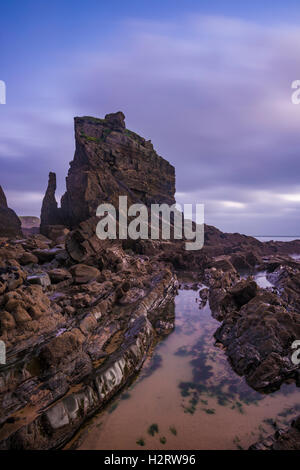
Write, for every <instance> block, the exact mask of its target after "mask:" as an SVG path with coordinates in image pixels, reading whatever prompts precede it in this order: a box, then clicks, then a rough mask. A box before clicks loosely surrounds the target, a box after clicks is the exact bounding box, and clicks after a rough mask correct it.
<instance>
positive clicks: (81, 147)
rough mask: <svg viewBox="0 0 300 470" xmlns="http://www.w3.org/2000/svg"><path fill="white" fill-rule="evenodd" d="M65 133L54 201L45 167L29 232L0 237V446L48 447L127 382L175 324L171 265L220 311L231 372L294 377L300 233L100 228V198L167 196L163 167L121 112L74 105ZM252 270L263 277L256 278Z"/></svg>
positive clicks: (2, 203) (277, 381)
mask: <svg viewBox="0 0 300 470" xmlns="http://www.w3.org/2000/svg"><path fill="white" fill-rule="evenodd" d="M75 138H76V151H75V156H74V160H73V161H72V162H71V165H70V169H69V173H68V177H67V190H66V193H65V194H64V196H63V197H62V200H61V207H60V208H59V207H58V205H57V202H56V199H55V190H56V176H55V174H54V173H50V175H49V182H48V188H47V191H46V194H45V197H44V200H43V206H42V214H41V232H42V234H32V233H31V234H29V236H28V237H27V238H25V239H22V240H16V239H11V240H8V241H6V240H4V241H0V340H1V341H4V342H5V344H6V348H7V361H6V364H5V365H4V366H2V367H1V368H0V449H51V448H57V447H61V446H62V445H63V444H64V443H65V442H67V441H68V440H69V439H70V438H71V437H72V436H73V435H74V432H75V431H76V430H77V429H78V428H79V427H80V426H81V425H82V424H83V422H84V421H85V420H86V419H87V418H89V417H90V416H92V415H93V413H95V412H96V411H97V410H99V409H101V408H102V407H104V406H105V404H106V403H107V402H108V401H109V400H110V399H111V398H112V397H113V396H114V394H116V393H117V392H118V391H120V390H121V388H122V387H124V386H125V385H126V384H127V383H128V382H129V381H131V380H132V379H133V378H134V377H135V375H136V373H137V371H138V370H139V369H140V368H141V366H142V364H143V361H144V360H145V358H146V357H147V353H148V351H149V349H150V348H151V347H152V346H153V345H154V344H155V343H156V342H157V341H158V340H159V339H160V337H161V336H162V335H164V334H168V333H170V331H171V330H172V328H173V327H174V302H173V299H174V296H175V295H176V291H177V286H178V281H177V275H181V273H182V272H183V274H184V275H186V276H190V277H192V278H193V280H194V281H195V283H196V285H198V284H199V282H201V283H202V284H205V285H206V288H205V289H203V290H202V291H201V304H202V303H203V304H204V303H205V302H206V301H209V303H210V306H211V310H212V312H213V315H214V316H215V317H216V318H217V319H218V320H219V321H220V322H222V323H221V326H220V328H219V329H218V330H217V332H216V335H215V336H216V339H217V341H218V343H222V344H223V346H224V348H225V352H226V354H227V356H228V358H229V359H230V362H231V364H232V366H233V368H234V370H235V371H236V372H237V373H238V374H240V375H243V376H245V377H246V380H247V381H248V383H249V384H250V385H251V386H252V387H253V388H254V389H256V390H263V391H264V392H267V391H268V390H274V389H276V388H278V387H280V385H281V383H282V382H283V381H284V380H286V379H289V380H295V381H296V383H297V384H298V385H299V383H300V379H299V375H300V374H299V371H298V370H297V369H296V368H295V366H294V364H292V362H291V359H290V347H291V344H292V341H293V340H294V339H297V338H296V337H297V335H300V324H299V319H298V317H299V313H300V309H299V305H300V303H299V300H300V288H299V286H300V281H299V279H300V277H299V276H300V262H299V261H297V260H294V259H292V258H291V257H289V256H288V254H290V253H300V241H295V242H291V243H286V244H282V243H274V242H269V243H261V242H259V241H258V240H256V239H255V238H253V237H247V236H245V235H240V234H226V233H222V232H221V231H220V230H218V229H216V228H215V227H212V226H205V246H204V248H203V250H200V251H198V252H187V251H185V249H184V243H183V242H182V241H181V240H122V241H120V240H105V241H103V240H99V239H98V238H97V236H96V233H95V227H96V223H97V221H98V219H97V217H96V215H95V214H96V208H97V207H98V205H99V204H101V203H103V202H110V203H113V204H114V205H115V206H118V197H119V196H120V195H126V196H128V203H129V204H131V203H133V202H142V203H144V204H146V205H150V204H151V203H167V204H173V203H174V202H175V201H174V194H175V172H174V168H173V167H172V166H171V165H170V164H169V163H168V162H166V161H165V160H164V159H163V158H161V157H159V156H158V155H157V154H156V152H155V151H154V149H153V146H152V144H151V142H150V141H146V140H145V139H143V138H142V137H140V136H138V135H137V134H135V133H134V132H132V131H129V130H128V129H126V127H125V122H124V115H123V113H121V112H118V113H113V114H108V115H106V117H105V119H96V118H92V117H82V118H75ZM10 211H11V210H10V209H8V208H7V203H6V198H5V196H4V194H3V191H2V190H1V188H0V223H1V225H0V228H1V229H2V230H3V231H4V230H6V232H5V233H6V235H5V236H11V237H12V238H13V237H16V236H18V235H19V234H20V222H19V221H18V220H16V219H18V218H17V216H16V215H15V214H14V212H13V211H11V212H10ZM2 214H3V215H2ZM8 214H9V215H10V218H9V217H8ZM3 217H6V218H3ZM2 220H3V222H2ZM12 221H13V222H14V224H12ZM12 226H13V227H14V230H11V232H10V233H11V235H7V233H8V228H11V227H12ZM69 230H70V232H69ZM0 236H1V235H0ZM3 236H4V235H3ZM256 270H264V271H267V273H268V274H267V276H268V278H269V279H271V280H272V282H273V285H274V287H273V288H272V289H271V290H270V289H269V290H267V289H262V288H260V287H259V286H257V284H256V282H255V280H254V279H253V277H252V276H251V274H253V273H255V271H256ZM245 272H246V275H245ZM242 273H243V277H244V278H245V279H242V278H241V274H242ZM297 423H298V421H297ZM296 431H297V433H298V431H299V423H298V424H297V430H296ZM296 431H295V427H293V429H292V431H291V436H292V441H293V442H292V444H291V445H294V441H295V439H296V438H297V439H298V437H297V436H298V435H296ZM295 436H296V437H295ZM296 445H298V444H296Z"/></svg>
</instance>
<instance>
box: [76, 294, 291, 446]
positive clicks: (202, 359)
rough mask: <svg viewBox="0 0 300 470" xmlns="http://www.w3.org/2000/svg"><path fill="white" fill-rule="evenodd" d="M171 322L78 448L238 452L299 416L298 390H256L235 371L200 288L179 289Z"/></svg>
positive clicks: (85, 431)
mask: <svg viewBox="0 0 300 470" xmlns="http://www.w3.org/2000/svg"><path fill="white" fill-rule="evenodd" d="M175 304H176V326H175V330H174V332H173V333H171V334H170V335H169V336H168V337H166V338H165V339H164V340H163V341H162V342H161V343H160V344H159V345H158V346H157V347H156V348H155V351H154V354H153V356H152V357H151V358H149V359H148V360H147V361H146V363H145V365H144V368H143V370H142V372H141V373H140V375H139V377H138V379H137V380H136V381H135V382H134V383H133V384H132V385H131V386H130V387H129V389H126V390H124V392H123V393H122V394H121V395H120V396H119V397H118V398H117V399H116V400H115V401H114V402H112V404H111V405H110V407H109V408H108V410H107V411H105V412H102V413H99V414H98V415H97V416H96V417H95V418H94V419H93V420H92V421H91V422H89V423H88V425H87V426H85V428H84V429H83V430H82V431H81V433H79V437H78V441H77V442H78V447H79V448H80V449H108V450H110V449H112V450H113V449H186V450H188V449H238V448H248V447H249V445H251V444H252V443H254V442H256V441H257V440H259V439H262V438H264V437H266V436H267V435H268V434H270V433H273V432H274V421H273V420H274V419H275V420H276V422H277V423H278V424H279V425H282V424H287V423H288V422H289V421H290V420H291V419H292V418H293V417H294V416H295V415H296V414H297V411H298V413H299V410H300V406H299V391H297V389H296V387H295V385H293V384H291V385H284V386H283V387H282V388H281V390H280V391H278V392H276V393H273V394H270V395H262V394H260V393H257V392H255V391H254V390H252V389H251V388H250V387H249V386H248V385H247V384H246V383H245V381H244V380H243V379H242V378H241V377H239V376H237V375H236V374H235V373H234V372H233V371H232V369H231V367H230V365H229V363H228V362H227V359H226V356H225V354H224V352H223V351H222V350H221V349H219V348H217V347H216V346H215V340H214V337H213V334H214V332H215V331H216V329H217V328H218V326H219V323H218V322H217V321H216V320H214V319H213V318H212V316H211V313H210V309H209V307H208V305H207V306H206V307H204V308H202V309H200V308H199V292H197V291H194V290H180V291H179V295H178V296H177V297H176V299H175Z"/></svg>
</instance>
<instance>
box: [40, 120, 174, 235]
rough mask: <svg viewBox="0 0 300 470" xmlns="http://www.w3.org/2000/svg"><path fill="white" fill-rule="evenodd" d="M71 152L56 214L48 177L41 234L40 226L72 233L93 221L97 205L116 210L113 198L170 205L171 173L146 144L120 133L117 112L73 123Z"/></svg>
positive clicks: (124, 131)
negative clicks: (72, 156)
mask: <svg viewBox="0 0 300 470" xmlns="http://www.w3.org/2000/svg"><path fill="white" fill-rule="evenodd" d="M75 139H76V150H75V155H74V160H73V161H72V162H71V164H70V169H69V173H68V177H67V179H66V186H67V191H66V193H65V194H64V196H63V197H62V200H61V209H58V208H57V203H56V200H55V188H56V179H55V175H54V173H50V176H49V183H48V188H47V191H46V194H45V198H44V201H43V207H42V213H41V231H42V233H45V228H44V227H45V226H48V225H60V224H61V223H63V224H64V225H65V226H67V227H68V228H71V229H73V228H75V227H77V226H78V224H79V223H80V222H83V221H85V220H87V219H88V218H90V217H93V216H95V214H96V209H97V207H98V205H99V204H101V203H103V202H110V203H112V204H114V205H115V207H118V202H119V200H118V197H119V196H122V195H123V196H128V203H129V204H132V203H133V202H141V203H143V204H146V205H147V206H149V205H150V204H151V203H160V204H161V203H167V204H173V203H174V202H175V199H174V194H175V170H174V167H173V166H172V165H170V163H168V162H167V161H166V160H164V159H163V158H161V157H160V156H159V155H157V153H156V152H155V150H154V148H153V145H152V143H151V141H146V140H145V139H144V138H142V137H140V136H139V135H137V134H135V133H134V132H132V131H130V130H128V129H126V127H125V116H124V114H123V113H122V112H117V113H113V114H107V115H106V116H105V119H97V118H93V117H77V118H75Z"/></svg>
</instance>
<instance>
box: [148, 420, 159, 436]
mask: <svg viewBox="0 0 300 470" xmlns="http://www.w3.org/2000/svg"><path fill="white" fill-rule="evenodd" d="M156 433H158V425H157V424H156V423H154V424H151V426H149V428H148V434H150V436H154V435H155V434H156Z"/></svg>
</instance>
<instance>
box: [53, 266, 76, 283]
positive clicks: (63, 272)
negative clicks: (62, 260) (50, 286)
mask: <svg viewBox="0 0 300 470" xmlns="http://www.w3.org/2000/svg"><path fill="white" fill-rule="evenodd" d="M48 274H49V277H50V279H51V281H52V282H53V283H54V284H56V283H58V282H62V281H66V280H68V279H72V275H71V273H70V272H69V271H68V270H67V269H64V268H54V269H51V271H49V273H48Z"/></svg>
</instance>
